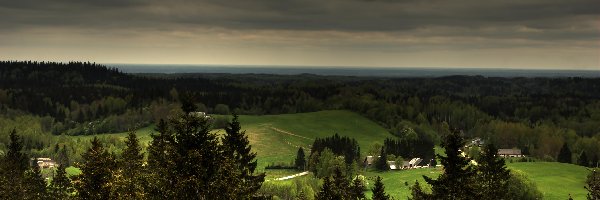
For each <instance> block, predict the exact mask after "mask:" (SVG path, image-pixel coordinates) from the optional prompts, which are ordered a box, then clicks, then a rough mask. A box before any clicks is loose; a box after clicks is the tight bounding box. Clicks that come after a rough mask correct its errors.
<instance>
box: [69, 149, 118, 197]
mask: <svg viewBox="0 0 600 200" xmlns="http://www.w3.org/2000/svg"><path fill="white" fill-rule="evenodd" d="M91 143H92V146H91V147H90V148H89V149H88V150H87V151H86V152H85V153H83V154H81V158H82V159H83V162H81V163H79V164H78V165H77V167H79V169H81V174H80V175H77V176H76V177H75V181H74V182H75V189H76V190H77V195H78V196H79V198H81V199H97V200H104V199H109V198H110V192H111V190H112V185H111V184H110V182H111V181H112V180H111V179H112V172H113V170H114V169H115V165H116V161H115V158H114V156H113V155H112V154H110V153H108V151H106V150H105V149H104V147H103V146H102V144H101V143H100V140H98V138H97V137H94V139H92V141H91Z"/></svg>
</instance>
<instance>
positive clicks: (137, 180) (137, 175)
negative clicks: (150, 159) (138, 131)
mask: <svg viewBox="0 0 600 200" xmlns="http://www.w3.org/2000/svg"><path fill="white" fill-rule="evenodd" d="M125 145H126V148H125V149H124V150H123V154H122V155H121V159H120V160H119V162H118V165H119V170H118V171H119V179H118V181H117V184H116V185H115V189H114V195H112V196H113V197H117V196H118V197H119V198H121V199H143V197H144V196H145V194H144V188H143V186H144V180H143V176H142V175H143V174H142V173H143V168H142V163H143V162H144V160H143V159H144V154H143V153H141V151H142V147H140V145H139V141H138V139H137V136H136V135H135V132H129V135H128V136H127V140H126V141H125Z"/></svg>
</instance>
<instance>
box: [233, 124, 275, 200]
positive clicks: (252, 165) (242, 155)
mask: <svg viewBox="0 0 600 200" xmlns="http://www.w3.org/2000/svg"><path fill="white" fill-rule="evenodd" d="M225 132H226V134H225V136H224V137H223V148H224V153H225V156H226V157H229V158H231V159H232V160H233V162H234V164H235V167H236V170H239V172H240V173H241V174H240V177H239V179H240V181H241V185H239V188H240V194H239V195H240V196H239V197H240V198H244V199H247V198H250V197H251V196H252V195H253V194H254V193H255V192H256V191H258V189H260V186H261V185H262V183H263V181H264V177H265V174H264V173H261V174H256V175H255V174H254V170H255V169H256V164H257V161H256V160H255V158H256V153H254V152H252V151H251V150H252V149H251V146H250V142H249V141H248V136H246V131H241V125H240V122H239V119H238V116H237V115H235V114H234V115H233V119H232V120H231V122H229V124H228V125H227V127H225Z"/></svg>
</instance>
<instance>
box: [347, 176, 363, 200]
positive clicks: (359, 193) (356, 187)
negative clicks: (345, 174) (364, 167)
mask: <svg viewBox="0 0 600 200" xmlns="http://www.w3.org/2000/svg"><path fill="white" fill-rule="evenodd" d="M364 190H365V186H364V185H363V183H362V181H361V180H360V179H359V178H358V176H357V177H356V178H355V179H354V180H353V181H352V185H351V186H350V190H349V193H350V194H349V196H350V199H365V198H366V197H365V192H364Z"/></svg>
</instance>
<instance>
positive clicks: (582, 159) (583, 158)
mask: <svg viewBox="0 0 600 200" xmlns="http://www.w3.org/2000/svg"><path fill="white" fill-rule="evenodd" d="M577 163H578V164H579V165H581V166H584V167H588V166H590V161H589V160H588V157H587V154H586V153H585V151H583V152H581V155H579V159H577Z"/></svg>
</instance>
